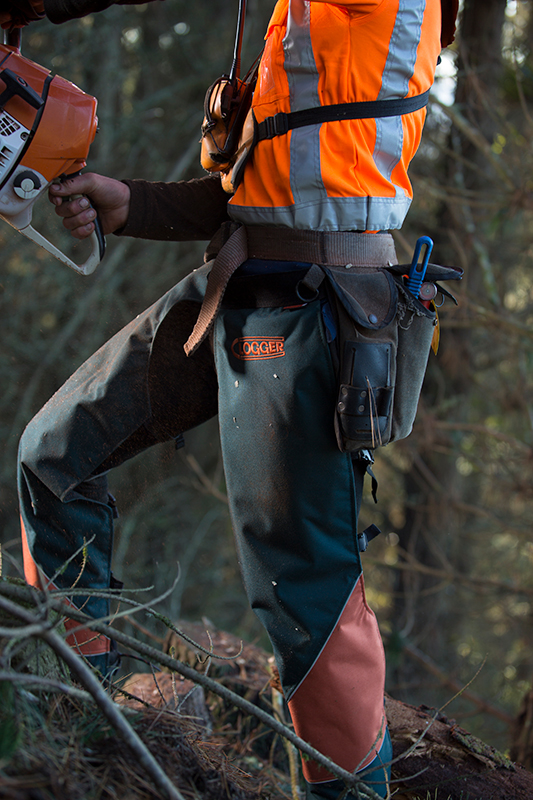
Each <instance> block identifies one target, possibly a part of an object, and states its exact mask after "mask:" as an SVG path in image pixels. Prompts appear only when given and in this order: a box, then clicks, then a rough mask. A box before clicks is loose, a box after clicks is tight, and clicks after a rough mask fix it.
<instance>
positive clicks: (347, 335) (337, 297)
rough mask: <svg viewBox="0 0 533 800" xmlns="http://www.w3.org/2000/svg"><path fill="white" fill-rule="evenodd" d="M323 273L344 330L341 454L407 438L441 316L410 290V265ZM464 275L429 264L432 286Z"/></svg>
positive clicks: (338, 416) (338, 414)
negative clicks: (406, 283)
mask: <svg viewBox="0 0 533 800" xmlns="http://www.w3.org/2000/svg"><path fill="white" fill-rule="evenodd" d="M321 269H322V270H323V272H324V273H325V275H326V278H327V280H326V292H327V296H328V299H329V304H330V306H331V308H332V311H333V314H334V317H335V323H336V328H337V335H336V337H335V340H334V341H333V342H332V345H333V346H334V347H333V358H334V361H335V362H336V363H335V366H336V368H337V374H338V378H339V390H338V397H337V405H336V409H335V432H336V436H337V441H338V445H339V448H340V449H341V450H342V451H343V452H344V451H347V452H356V451H358V450H361V449H364V448H375V447H378V446H380V445H386V444H388V443H389V442H394V441H397V440H398V439H403V438H405V437H406V436H408V435H409V433H410V432H411V430H412V427H413V423H414V419H415V415H416V410H417V405H418V399H419V396H420V392H421V389H422V382H423V380H424V375H425V372H426V367H427V362H428V357H429V352H430V349H431V342H432V339H433V334H434V331H435V326H436V324H437V313H436V311H435V310H433V309H428V308H426V307H425V306H424V305H423V304H422V303H421V302H420V301H419V300H418V299H417V298H415V297H414V296H413V295H412V294H411V293H410V292H409V291H408V290H407V288H406V287H405V286H404V282H403V277H402V275H403V274H404V273H405V272H406V271H408V267H406V266H405V265H403V266H402V265H397V266H392V267H387V268H385V267H377V268H376V267H351V268H347V267H331V266H328V267H321ZM461 276H462V271H461V270H458V269H456V268H452V267H440V266H437V265H432V264H430V265H428V270H427V273H426V278H425V280H426V281H428V282H433V283H435V282H437V281H445V280H459V279H460V278H461ZM439 289H440V290H441V291H443V292H444V293H445V294H449V293H447V292H446V291H445V290H443V289H442V287H439ZM450 296H451V295H450Z"/></svg>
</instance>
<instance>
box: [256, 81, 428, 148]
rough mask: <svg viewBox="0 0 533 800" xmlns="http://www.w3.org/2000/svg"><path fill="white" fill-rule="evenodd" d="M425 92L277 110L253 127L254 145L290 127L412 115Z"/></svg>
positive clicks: (425, 98)
mask: <svg viewBox="0 0 533 800" xmlns="http://www.w3.org/2000/svg"><path fill="white" fill-rule="evenodd" d="M428 98H429V89H428V90H427V91H426V92H424V93H423V94H417V95H415V96H414V97H403V98H401V99H399V100H369V101H365V102H361V103H336V104H334V105H331V106H318V107H317V108H304V109H302V110H301V111H291V112H290V113H289V114H285V113H284V112H283V111H281V112H280V113H279V114H275V115H274V116H273V117H267V118H266V119H264V120H263V122H260V123H259V124H258V125H257V126H256V139H255V141H256V142H260V141H262V140H263V139H273V138H274V136H283V134H285V133H287V132H288V131H290V130H293V129H294V128H303V127H304V126H306V125H318V124H320V123H322V122H335V121H336V120H343V119H374V118H379V117H399V116H403V115H404V114H412V113H413V111H419V110H420V109H421V108H424V106H427V103H428Z"/></svg>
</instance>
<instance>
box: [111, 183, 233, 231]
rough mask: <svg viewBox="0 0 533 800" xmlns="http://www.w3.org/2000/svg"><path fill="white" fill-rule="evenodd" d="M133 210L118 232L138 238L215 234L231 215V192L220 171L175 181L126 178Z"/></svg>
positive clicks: (131, 209)
mask: <svg viewBox="0 0 533 800" xmlns="http://www.w3.org/2000/svg"><path fill="white" fill-rule="evenodd" d="M124 183H125V184H126V185H127V186H129V188H130V191H131V200H130V213H129V216H128V221H127V222H126V224H125V226H124V227H123V228H121V229H120V230H119V231H116V233H117V234H118V235H119V236H133V237H135V238H137V239H156V240H158V241H174V242H187V241H192V240H206V241H208V240H209V239H211V238H212V236H213V235H214V234H215V233H216V231H217V230H218V229H219V228H220V226H221V225H222V223H223V222H226V221H227V220H228V219H229V217H228V212H227V205H228V200H229V195H228V194H227V193H226V192H225V191H224V189H223V188H222V185H221V183H220V177H219V176H218V175H207V176H206V177H205V178H195V179H194V180H190V181H177V182H175V183H164V182H162V181H161V182H152V181H142V180H133V181H130V180H127V181H124Z"/></svg>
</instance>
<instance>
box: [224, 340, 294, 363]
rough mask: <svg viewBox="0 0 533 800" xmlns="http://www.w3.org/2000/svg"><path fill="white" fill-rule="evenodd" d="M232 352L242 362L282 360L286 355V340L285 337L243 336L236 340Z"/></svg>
mask: <svg viewBox="0 0 533 800" xmlns="http://www.w3.org/2000/svg"><path fill="white" fill-rule="evenodd" d="M231 352H232V353H233V355H234V356H235V357H236V358H239V359H241V361H257V360H259V359H264V358H281V357H282V356H284V355H285V338H284V337H283V336H257V337H256V336H243V337H241V338H239V339H235V340H234V342H233V343H232V345H231Z"/></svg>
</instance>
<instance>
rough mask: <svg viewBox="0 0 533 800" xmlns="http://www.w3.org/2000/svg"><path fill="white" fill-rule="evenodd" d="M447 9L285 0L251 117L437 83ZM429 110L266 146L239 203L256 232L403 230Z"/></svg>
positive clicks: (234, 202) (326, 127)
mask: <svg viewBox="0 0 533 800" xmlns="http://www.w3.org/2000/svg"><path fill="white" fill-rule="evenodd" d="M440 34H441V3H440V0H363V1H362V2H347V0H344V2H342V0H340V2H338V3H335V4H333V3H327V2H322V1H321V0H311V1H309V0H278V2H277V4H276V6H275V9H274V13H273V15H272V18H271V20H270V23H269V26H268V30H267V34H266V44H265V50H264V52H263V56H262V59H261V64H260V69H259V77H258V82H257V87H256V90H255V92H254V97H253V102H252V109H253V113H254V115H255V118H256V120H257V122H258V123H259V122H262V121H263V120H264V119H265V118H266V117H269V116H273V115H275V114H277V113H278V112H280V111H281V112H285V113H289V112H291V111H299V110H301V109H307V108H316V107H319V106H324V105H332V104H336V103H351V102H361V101H374V100H396V99H400V98H404V97H413V96H415V95H420V94H422V93H423V92H425V91H426V90H428V89H429V88H430V86H431V85H432V83H433V78H434V73H435V67H436V65H437V59H438V56H439V53H440V49H441V45H440ZM425 116H426V112H425V109H420V110H418V111H415V112H413V113H411V114H406V115H403V116H395V117H386V118H378V119H362V120H349V119H347V120H336V121H333V122H324V123H321V124H314V125H308V126H306V127H302V128H298V129H295V130H291V131H289V132H288V133H286V134H284V135H281V136H276V137H274V138H273V139H267V140H263V141H260V142H258V144H257V145H256V147H255V149H254V151H253V153H252V156H251V158H250V160H249V162H248V164H247V165H246V168H245V170H244V175H243V180H242V182H241V184H240V185H239V187H238V188H237V191H236V192H235V194H234V196H233V197H232V198H231V200H230V204H229V212H230V215H231V216H232V217H233V218H234V219H236V220H238V221H240V222H243V223H245V224H248V225H277V226H288V227H293V228H300V229H313V230H327V231H338V230H342V231H347V230H348V231H349V230H359V231H365V230H367V231H376V230H390V229H394V228H400V227H401V225H402V223H403V220H404V218H405V215H406V214H407V211H408V209H409V206H410V203H411V200H412V187H411V183H410V180H409V178H408V175H407V170H408V167H409V163H410V162H411V160H412V158H413V156H414V154H415V153H416V150H417V148H418V145H419V143H420V138H421V135H422V128H423V125H424V121H425Z"/></svg>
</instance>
